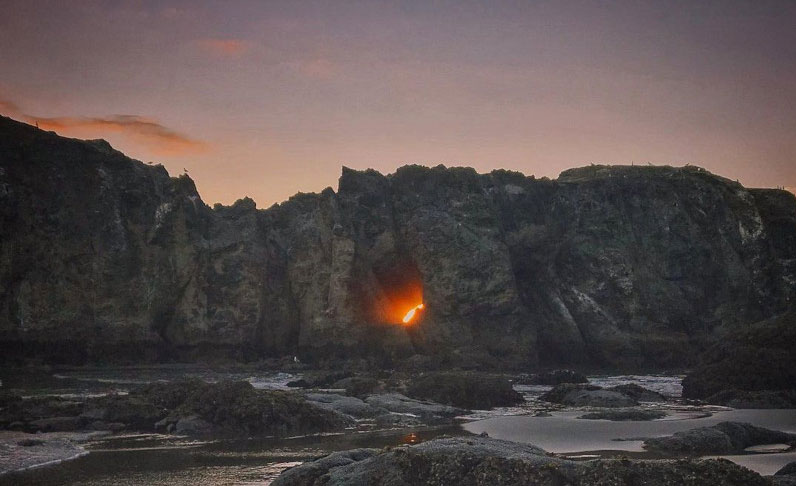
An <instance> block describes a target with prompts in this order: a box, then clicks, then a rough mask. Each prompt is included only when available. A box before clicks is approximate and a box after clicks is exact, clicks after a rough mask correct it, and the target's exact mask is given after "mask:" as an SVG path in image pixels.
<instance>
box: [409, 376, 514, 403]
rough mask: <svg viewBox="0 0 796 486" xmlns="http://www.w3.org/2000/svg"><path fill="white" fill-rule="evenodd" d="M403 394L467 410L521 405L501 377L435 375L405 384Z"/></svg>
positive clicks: (421, 377) (509, 385)
mask: <svg viewBox="0 0 796 486" xmlns="http://www.w3.org/2000/svg"><path fill="white" fill-rule="evenodd" d="M407 395H409V396H410V397H413V398H419V399H423V400H431V401H434V402H438V403H443V404H446V405H452V406H455V407H462V408H469V409H490V408H494V407H508V406H512V405H517V404H519V403H522V402H524V401H525V400H524V399H523V397H522V395H520V394H519V393H518V392H516V391H515V390H514V388H512V386H511V383H510V382H509V381H508V379H506V378H505V377H501V376H492V375H484V374H480V373H470V372H455V371H451V372H435V373H426V374H424V375H421V376H419V377H417V378H415V379H414V380H412V382H411V383H410V384H409V386H408V388H407Z"/></svg>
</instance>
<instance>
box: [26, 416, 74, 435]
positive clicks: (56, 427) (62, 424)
mask: <svg viewBox="0 0 796 486" xmlns="http://www.w3.org/2000/svg"><path fill="white" fill-rule="evenodd" d="M84 426H85V422H84V421H83V419H81V418H80V417H50V418H43V419H38V420H33V421H31V422H29V423H28V427H29V428H31V429H33V430H34V431H40V432H73V431H75V430H80V429H82V428H83V427H84Z"/></svg>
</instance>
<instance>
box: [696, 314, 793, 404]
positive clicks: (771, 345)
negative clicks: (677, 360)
mask: <svg viewBox="0 0 796 486" xmlns="http://www.w3.org/2000/svg"><path fill="white" fill-rule="evenodd" d="M701 360H702V361H701V363H700V364H699V366H697V367H696V368H695V369H694V370H693V371H692V372H691V373H689V374H688V376H686V377H685V379H684V380H683V396H684V397H686V398H697V399H702V400H705V401H707V402H709V403H714V404H717V405H726V406H731V407H736V408H793V407H794V406H796V310H791V311H789V312H787V313H785V314H783V315H781V316H778V317H776V318H774V319H770V320H767V321H763V322H759V323H756V324H752V325H750V326H746V327H744V328H742V329H739V330H736V331H734V332H732V333H730V334H729V335H728V336H726V337H724V338H723V339H721V340H720V341H719V342H717V343H716V344H714V345H713V346H711V347H710V348H709V349H708V350H707V351H706V352H705V353H703V354H702V358H701Z"/></svg>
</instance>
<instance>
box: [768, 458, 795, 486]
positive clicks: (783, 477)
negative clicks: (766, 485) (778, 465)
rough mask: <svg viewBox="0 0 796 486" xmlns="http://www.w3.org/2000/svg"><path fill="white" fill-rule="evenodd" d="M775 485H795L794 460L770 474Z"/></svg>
mask: <svg viewBox="0 0 796 486" xmlns="http://www.w3.org/2000/svg"><path fill="white" fill-rule="evenodd" d="M771 480H772V482H773V483H774V485H775V486H796V462H791V463H788V464H786V465H785V466H784V467H783V468H782V469H780V470H779V471H777V472H776V473H774V475H773V476H771Z"/></svg>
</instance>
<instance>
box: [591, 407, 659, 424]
mask: <svg viewBox="0 0 796 486" xmlns="http://www.w3.org/2000/svg"><path fill="white" fill-rule="evenodd" d="M665 416H666V412H664V411H662V410H645V409H642V408H620V409H612V410H601V411H599V412H591V413H587V414H585V415H581V416H580V417H578V418H581V419H585V420H612V421H614V422H624V421H634V422H641V421H648V420H656V419H660V418H663V417H665Z"/></svg>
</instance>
